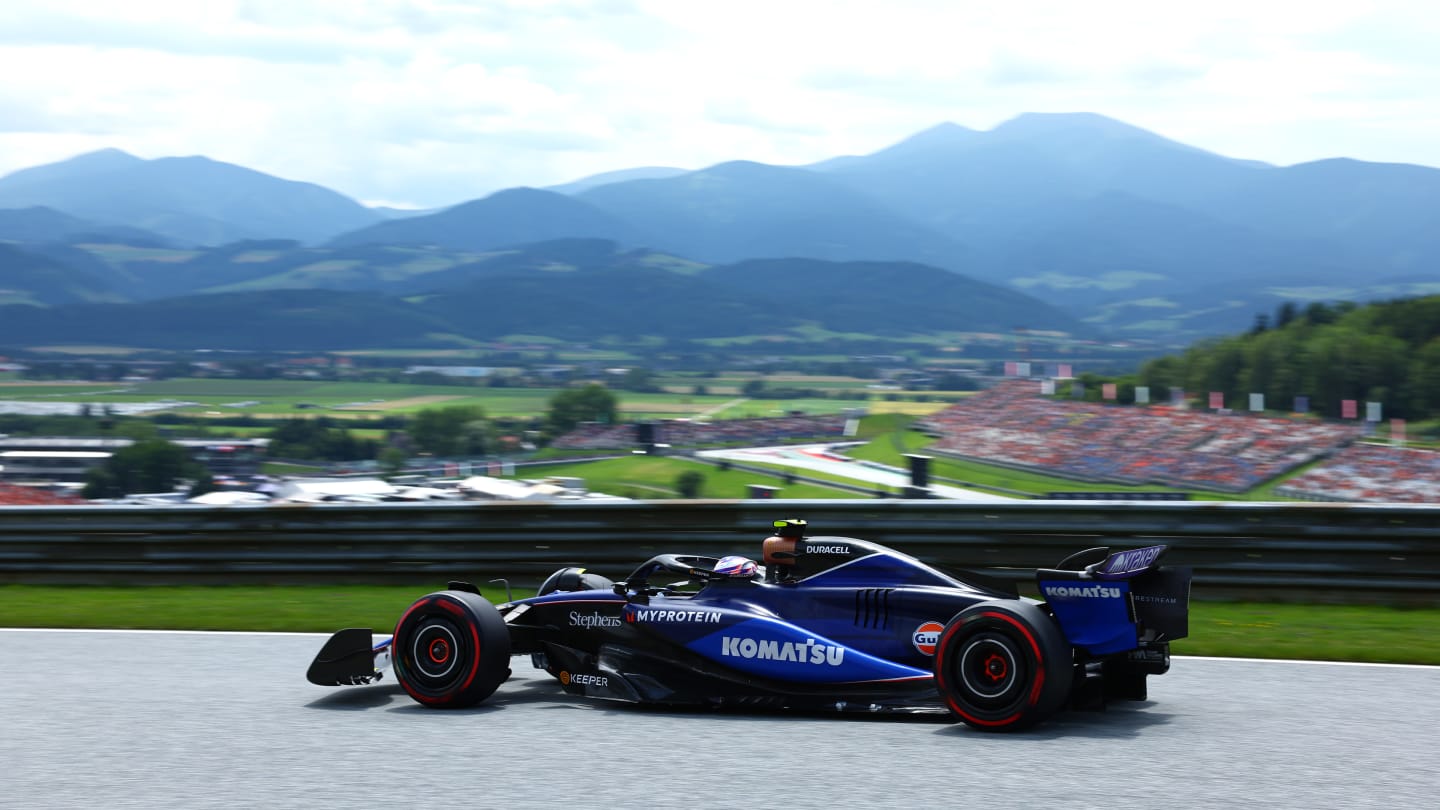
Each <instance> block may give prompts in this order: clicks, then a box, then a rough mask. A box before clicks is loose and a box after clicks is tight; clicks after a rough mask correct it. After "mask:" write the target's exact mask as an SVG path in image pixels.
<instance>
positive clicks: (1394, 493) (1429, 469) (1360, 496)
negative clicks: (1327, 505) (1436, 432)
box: [1276, 444, 1440, 503]
mask: <svg viewBox="0 0 1440 810" xmlns="http://www.w3.org/2000/svg"><path fill="white" fill-rule="evenodd" d="M1276 492H1278V493H1280V494H1281V495H1285V496H1288V497H1291V498H1319V499H1324V500H1341V501H1385V502H1389V503H1440V453H1437V452H1435V451H1433V450H1413V449H1408V448H1404V447H1389V446H1385V445H1376V444H1354V445H1351V446H1349V447H1347V448H1345V449H1344V450H1341V451H1340V452H1339V453H1336V454H1335V455H1334V456H1332V457H1330V458H1329V459H1326V460H1325V462H1324V463H1323V464H1319V465H1317V466H1315V467H1313V468H1311V469H1309V470H1306V471H1305V472H1304V473H1303V474H1301V475H1297V476H1295V477H1294V478H1292V479H1290V480H1289V481H1286V482H1285V485H1284V486H1282V487H1278V488H1277V489H1276Z"/></svg>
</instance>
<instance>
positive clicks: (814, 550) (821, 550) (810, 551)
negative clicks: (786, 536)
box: [805, 543, 850, 554]
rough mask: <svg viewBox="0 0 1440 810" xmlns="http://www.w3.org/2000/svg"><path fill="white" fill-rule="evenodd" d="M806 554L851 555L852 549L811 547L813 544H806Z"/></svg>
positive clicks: (847, 547)
mask: <svg viewBox="0 0 1440 810" xmlns="http://www.w3.org/2000/svg"><path fill="white" fill-rule="evenodd" d="M805 553H806V554H849V553H850V547H849V546H815V545H811V544H809V543H806V544H805Z"/></svg>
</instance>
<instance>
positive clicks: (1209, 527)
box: [0, 499, 1440, 604]
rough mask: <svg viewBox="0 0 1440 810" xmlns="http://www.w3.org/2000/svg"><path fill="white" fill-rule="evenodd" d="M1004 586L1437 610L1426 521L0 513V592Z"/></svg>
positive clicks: (1211, 512) (607, 511)
mask: <svg viewBox="0 0 1440 810" xmlns="http://www.w3.org/2000/svg"><path fill="white" fill-rule="evenodd" d="M785 517H803V518H805V519H806V520H808V521H809V522H810V526H811V534H812V535H839V536H852V537H861V538H866V539H870V540H875V541H877V542H880V543H884V544H887V545H890V546H893V547H895V548H897V549H899V550H901V551H904V552H906V553H909V554H912V555H914V556H916V557H919V558H921V559H923V560H926V561H927V562H931V563H933V564H936V565H940V566H943V567H957V568H965V569H970V570H976V571H983V572H986V573H989V574H992V575H999V576H1003V577H1009V578H1012V579H1015V580H1021V581H1023V580H1026V579H1028V578H1029V574H1030V570H1031V569H1034V568H1037V567H1046V566H1053V565H1055V564H1056V563H1058V562H1059V561H1060V560H1061V559H1063V558H1064V557H1066V556H1068V555H1069V554H1071V553H1073V552H1075V551H1079V550H1081V549H1084V548H1088V547H1093V546H1114V547H1117V548H1120V547H1135V546H1142V545H1150V544H1153V543H1166V544H1169V545H1170V547H1171V552H1170V555H1169V556H1168V557H1167V561H1168V562H1170V563H1172V564H1183V565H1191V566H1193V567H1194V568H1195V572H1196V574H1195V589H1196V595H1197V597H1200V598H1204V597H1207V596H1222V595H1223V596H1248V597H1254V598H1262V599H1267V600H1285V599H1297V600H1299V599H1303V600H1318V601H1352V602H1353V601H1374V600H1381V601H1387V602H1408V603H1416V604H1440V507H1430V506H1415V507H1410V506H1379V505H1336V504H1264V503H1164V502H1149V503H1127V504H1115V503H1077V502H1058V501H1057V502H1044V501H1020V502H1016V503H1014V504H1009V503H1002V504H972V503H962V502H956V501H935V500H924V501H916V500H898V499H891V500H849V501H834V500H807V501H800V500H786V501H773V500H747V501H650V502H645V501H633V502H613V503H564V502H561V503H526V502H466V503H453V502H445V503H420V504H384V505H374V506H371V505H351V504H344V505H340V504H336V505H331V504H321V505H310V506H245V507H198V506H177V507H169V508H150V507H130V506H84V507H7V508H0V583H84V584H105V583H110V584H122V583H123V584H145V583H170V584H173V583H177V582H195V583H214V584H223V583H244V582H315V583H340V582H415V583H422V582H424V583H437V582H443V581H445V580H447V579H451V578H459V579H474V580H481V581H483V580H487V579H491V578H494V577H509V578H511V579H513V580H514V581H515V582H516V583H517V585H518V586H524V585H527V584H533V583H536V582H539V581H540V580H541V579H543V577H544V576H546V575H547V574H549V573H550V572H551V571H553V570H554V569H555V568H558V567H561V566H565V565H584V566H587V567H589V568H590V569H591V570H594V571H597V572H598V573H601V574H604V575H607V576H611V577H619V576H622V575H624V574H626V573H628V572H629V570H631V569H632V568H633V567H634V566H636V565H637V564H639V563H640V562H643V561H644V560H645V559H646V558H648V557H649V556H651V555H653V554H657V553H661V552H681V553H699V554H711V555H721V554H730V553H739V554H749V555H751V556H758V552H759V545H760V541H761V539H763V538H764V537H765V536H766V535H767V534H768V531H769V528H770V525H771V522H772V521H773V520H775V519H777V518H785Z"/></svg>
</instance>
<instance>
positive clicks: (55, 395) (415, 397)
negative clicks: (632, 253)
mask: <svg viewBox="0 0 1440 810" xmlns="http://www.w3.org/2000/svg"><path fill="white" fill-rule="evenodd" d="M692 389H693V386H692ZM559 391H560V389H559V388H500V387H496V388H492V387H486V386H471V385H415V384H410V383H379V382H330V381H307V380H291V379H286V380H232V379H218V378H177V379H169V380H155V381H150V382H124V383H78V384H76V383H46V382H41V383H33V384H32V383H28V382H24V381H20V380H13V379H11V380H3V379H0V399H11V400H28V401H36V402H45V401H57V402H82V403H90V404H91V405H93V406H97V407H98V406H102V405H103V404H105V403H116V404H119V403H153V402H160V401H164V400H174V401H177V402H184V403H194V404H187V405H176V406H174V407H171V408H166V409H164V411H165V412H169V413H179V414H185V415H190V416H211V417H216V416H240V415H247V416H256V417H272V418H274V417H284V416H305V415H317V414H325V415H327V416H341V417H347V418H355V419H364V418H373V417H378V416H383V415H387V414H410V413H414V412H416V411H419V410H422V409H425V408H437V407H448V406H456V405H478V406H480V407H482V408H484V409H485V412H486V413H487V414H489V415H490V416H492V417H497V418H524V417H533V416H539V415H541V414H544V413H545V412H546V411H547V410H548V409H549V402H550V400H551V398H552V397H554V396H555V394H556V393H558V392H559ZM857 396H858V392H857ZM616 398H617V400H618V401H619V405H620V411H621V413H622V415H623V416H624V418H626V419H674V418H697V417H701V416H707V417H713V418H723V419H734V418H739V417H744V416H779V415H782V414H784V413H786V412H788V411H791V410H803V411H805V412H806V413H812V414H827V413H838V412H840V411H842V410H845V409H847V408H856V407H868V408H870V409H871V410H872V411H875V412H882V411H894V410H905V411H910V412H920V413H928V412H931V411H934V410H937V409H939V408H941V407H944V404H943V403H939V402H935V403H919V402H913V401H903V400H897V401H893V402H892V401H884V400H882V401H874V402H867V401H865V400H862V399H858V398H857V399H854V400H848V399H847V400H837V399H795V400H748V399H745V398H743V397H738V396H736V395H735V394H734V393H723V394H720V393H716V394H705V395H699V396H697V395H695V394H692V393H690V392H689V391H687V390H677V391H674V392H665V393H634V392H628V391H621V392H617V394H616Z"/></svg>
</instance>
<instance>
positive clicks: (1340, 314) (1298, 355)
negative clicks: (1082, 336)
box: [1135, 295, 1440, 419]
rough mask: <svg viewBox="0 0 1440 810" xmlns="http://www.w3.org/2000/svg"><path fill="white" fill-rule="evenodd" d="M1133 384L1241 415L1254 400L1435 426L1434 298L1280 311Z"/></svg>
mask: <svg viewBox="0 0 1440 810" xmlns="http://www.w3.org/2000/svg"><path fill="white" fill-rule="evenodd" d="M1135 382H1136V384H1138V385H1148V386H1150V387H1151V389H1152V390H1156V391H1164V390H1168V389H1169V387H1171V386H1176V387H1180V388H1183V389H1184V390H1185V391H1187V392H1190V393H1191V395H1197V394H1198V395H1200V396H1204V395H1205V394H1206V393H1208V392H1210V391H1220V392H1223V393H1224V394H1225V396H1226V404H1227V405H1228V406H1229V407H1233V408H1236V409H1242V410H1243V409H1245V408H1247V407H1248V405H1247V402H1248V396H1249V394H1250V393H1260V394H1264V395H1265V402H1266V403H1267V404H1268V405H1270V407H1272V408H1278V409H1289V408H1290V407H1291V406H1292V404H1293V403H1294V401H1295V397H1298V396H1304V397H1308V398H1309V410H1311V411H1313V412H1315V413H1318V414H1321V415H1323V416H1328V417H1334V418H1339V417H1341V416H1342V412H1341V402H1342V401H1344V400H1356V401H1357V402H1379V403H1381V404H1382V405H1383V416H1384V418H1387V419H1388V418H1391V417H1400V418H1409V419H1429V418H1436V417H1440V295H1435V296H1427V297H1423V298H1411V299H1402V300H1394V301H1386V302H1383V303H1378V304H1371V305H1367V306H1357V305H1355V304H1348V303H1346V304H1338V305H1333V306H1332V305H1326V304H1323V303H1312V304H1310V305H1308V306H1305V307H1297V306H1294V305H1287V306H1282V307H1281V308H1280V309H1279V310H1278V311H1277V312H1276V314H1275V316H1274V318H1273V320H1272V319H1271V318H1270V317H1268V316H1260V317H1259V318H1258V319H1257V321H1256V324H1255V326H1254V328H1252V329H1251V330H1250V331H1249V332H1248V333H1246V334H1242V335H1236V336H1233V337H1227V338H1221V339H1215V340H1209V341H1204V342H1201V343H1199V344H1197V345H1195V346H1193V347H1191V348H1190V349H1188V350H1186V351H1185V352H1183V353H1181V354H1178V355H1171V356H1167V357H1162V358H1158V359H1155V360H1152V361H1150V362H1148V363H1146V364H1145V365H1144V366H1142V367H1141V369H1140V372H1139V373H1138V374H1137V375H1136V377H1135Z"/></svg>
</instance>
